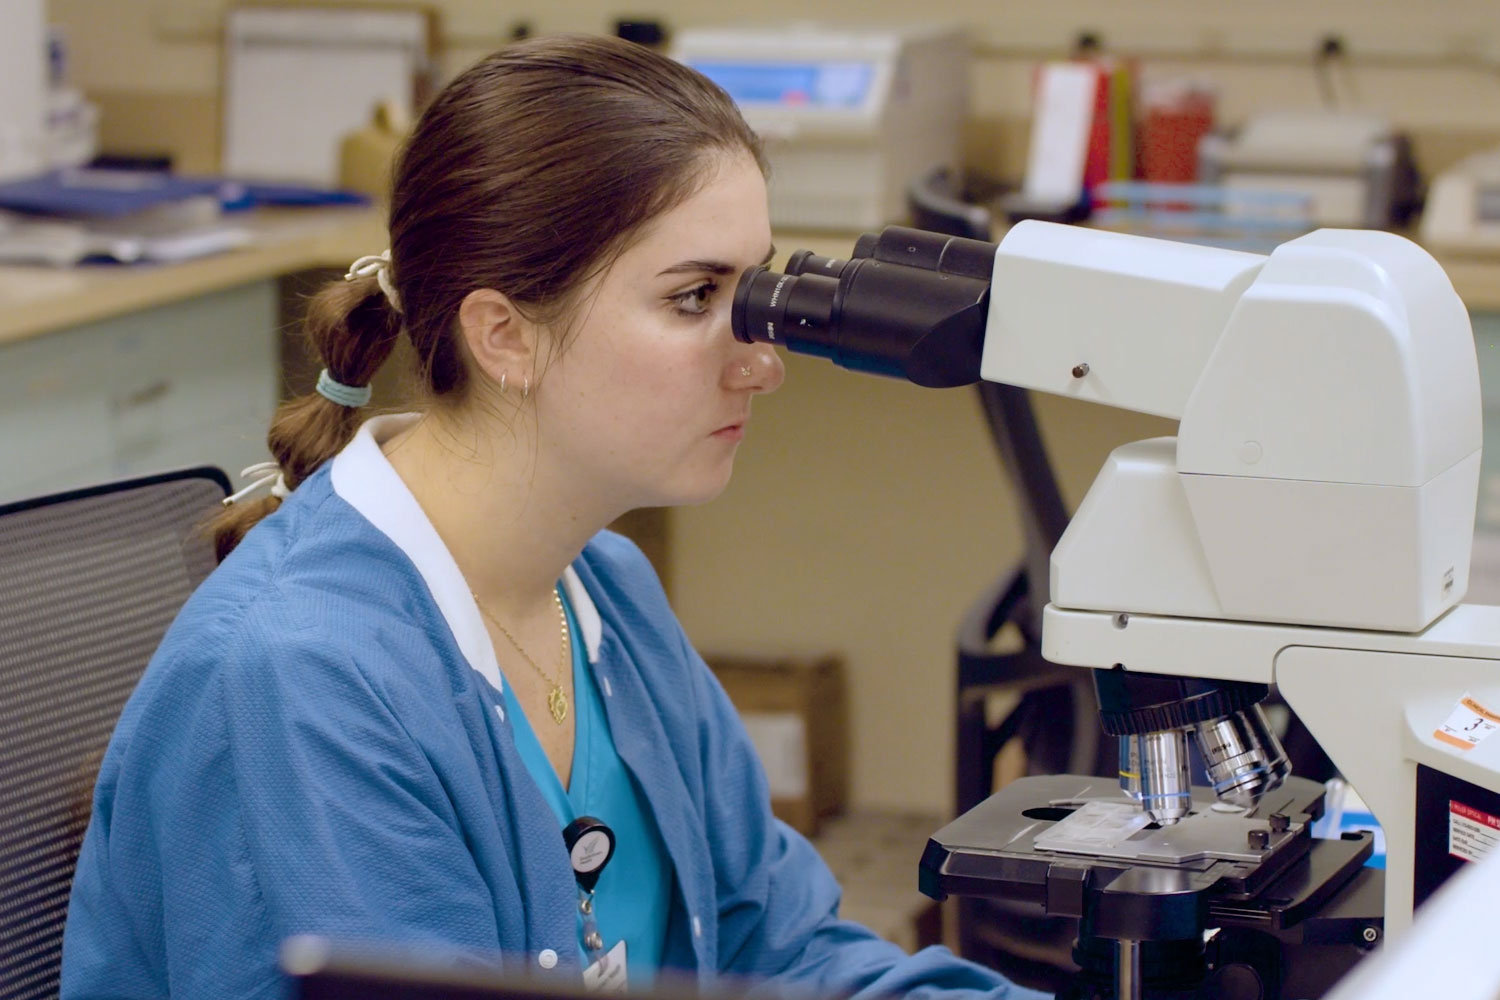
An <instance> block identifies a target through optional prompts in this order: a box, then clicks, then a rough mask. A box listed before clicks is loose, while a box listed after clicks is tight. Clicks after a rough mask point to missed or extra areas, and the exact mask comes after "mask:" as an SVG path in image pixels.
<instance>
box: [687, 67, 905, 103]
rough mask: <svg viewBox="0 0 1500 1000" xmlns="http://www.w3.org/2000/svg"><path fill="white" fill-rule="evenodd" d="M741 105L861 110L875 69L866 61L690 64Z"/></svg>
mask: <svg viewBox="0 0 1500 1000" xmlns="http://www.w3.org/2000/svg"><path fill="white" fill-rule="evenodd" d="M689 65H690V66H692V67H693V69H696V70H697V71H698V72H700V73H702V74H703V75H704V76H706V77H708V78H709V79H710V80H712V81H713V82H714V83H717V84H718V85H719V86H721V87H723V88H724V90H725V91H727V92H728V94H729V96H730V97H732V98H734V100H735V102H736V103H738V104H778V105H781V106H783V107H793V108H794V107H813V108H857V107H859V106H860V105H861V104H863V103H864V101H865V96H866V95H867V94H868V93H869V91H870V81H871V80H873V79H874V78H875V67H874V66H873V65H871V64H870V63H863V62H823V63H782V62H758V63H752V62H690V63H689Z"/></svg>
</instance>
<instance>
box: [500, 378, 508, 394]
mask: <svg viewBox="0 0 1500 1000" xmlns="http://www.w3.org/2000/svg"><path fill="white" fill-rule="evenodd" d="M507 374H509V373H508V372H501V373H500V395H502V396H503V395H505V376H506V375H507Z"/></svg>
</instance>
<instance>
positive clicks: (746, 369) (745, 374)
mask: <svg viewBox="0 0 1500 1000" xmlns="http://www.w3.org/2000/svg"><path fill="white" fill-rule="evenodd" d="M740 377H741V378H749V377H750V366H749V365H740Z"/></svg>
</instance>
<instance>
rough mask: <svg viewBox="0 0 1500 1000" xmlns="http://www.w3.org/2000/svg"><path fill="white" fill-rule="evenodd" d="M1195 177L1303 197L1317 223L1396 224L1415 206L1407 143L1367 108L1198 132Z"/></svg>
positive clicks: (1289, 114) (1284, 114)
mask: <svg viewBox="0 0 1500 1000" xmlns="http://www.w3.org/2000/svg"><path fill="white" fill-rule="evenodd" d="M1198 179H1199V180H1200V181H1201V182H1203V183H1205V184H1222V185H1224V186H1225V187H1227V188H1229V189H1231V190H1245V191H1256V192H1279V193H1283V194H1300V195H1306V196H1307V197H1309V198H1310V199H1311V200H1312V219H1313V221H1314V223H1316V224H1317V225H1320V226H1364V227H1370V228H1389V227H1392V226H1399V225H1402V224H1404V223H1405V222H1406V221H1407V216H1408V215H1409V213H1410V210H1411V207H1412V206H1413V205H1414V203H1415V202H1414V199H1415V188H1416V171H1415V168H1414V166H1413V163H1412V159H1411V149H1410V145H1409V144H1408V142H1407V140H1406V138H1405V137H1404V136H1403V135H1401V134H1400V133H1398V132H1397V131H1396V130H1395V128H1394V126H1392V124H1391V123H1390V121H1389V120H1387V119H1386V118H1384V117H1383V116H1381V115H1377V114H1373V113H1368V112H1358V111H1323V110H1307V111H1276V112H1265V113H1262V114H1258V115H1253V116H1251V117H1250V119H1249V120H1247V121H1246V122H1245V123H1244V125H1242V126H1241V127H1240V128H1239V129H1238V130H1236V131H1235V132H1234V133H1233V134H1232V135H1223V134H1210V135H1207V136H1204V137H1203V139H1202V140H1201V141H1200V143H1199V147H1198Z"/></svg>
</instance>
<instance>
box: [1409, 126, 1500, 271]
mask: <svg viewBox="0 0 1500 1000" xmlns="http://www.w3.org/2000/svg"><path fill="white" fill-rule="evenodd" d="M1421 232H1422V243H1423V245H1424V246H1429V247H1432V248H1433V249H1434V250H1437V251H1460V252H1462V251H1485V250H1495V249H1500V149H1492V150H1488V151H1487V152H1483V153H1475V154H1473V155H1472V156H1468V157H1465V158H1464V159H1463V160H1460V161H1459V162H1458V163H1456V164H1454V165H1453V166H1452V167H1451V168H1449V169H1448V170H1445V171H1443V172H1442V173H1441V174H1438V176H1437V178H1436V179H1435V180H1433V182H1432V188H1431V190H1429V191H1428V192H1427V204H1426V206H1425V207H1424V208H1423V210H1422V223H1421Z"/></svg>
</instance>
